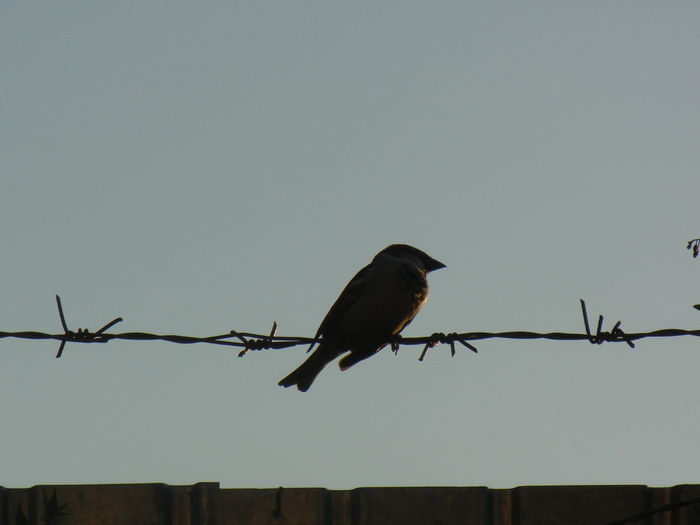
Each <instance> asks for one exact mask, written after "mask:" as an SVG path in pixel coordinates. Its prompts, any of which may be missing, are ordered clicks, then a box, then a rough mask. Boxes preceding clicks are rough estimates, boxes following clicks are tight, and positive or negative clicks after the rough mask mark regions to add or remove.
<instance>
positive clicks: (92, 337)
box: [56, 295, 124, 359]
mask: <svg viewBox="0 0 700 525" xmlns="http://www.w3.org/2000/svg"><path fill="white" fill-rule="evenodd" d="M56 306H57V307H58V316H59V318H60V319H61V327H62V328H63V337H62V338H61V339H60V341H61V344H60V345H59V347H58V352H56V359H58V358H59V357H61V356H62V355H63V349H64V348H65V347H66V343H67V342H68V341H71V342H74V343H106V342H107V341H109V339H106V338H102V337H100V336H102V334H103V332H104V331H105V330H109V329H110V328H112V327H113V326H114V325H115V324H117V323H120V322H122V321H123V320H124V319H122V318H121V317H117V318H116V319H112V320H111V321H110V322H109V323H107V324H106V325H104V326H103V327H102V328H100V329H99V330H98V331H97V332H95V333H92V332H90V330H88V329H87V328H78V331H77V332H74V331H72V330H69V329H68V325H67V323H66V316H65V315H64V313H63V305H62V304H61V298H60V297H59V296H58V295H56Z"/></svg>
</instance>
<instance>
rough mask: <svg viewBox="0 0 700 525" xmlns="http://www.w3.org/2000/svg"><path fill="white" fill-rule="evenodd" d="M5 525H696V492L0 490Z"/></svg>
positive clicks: (215, 487) (630, 488) (157, 486)
mask: <svg viewBox="0 0 700 525" xmlns="http://www.w3.org/2000/svg"><path fill="white" fill-rule="evenodd" d="M0 523H2V524H3V525H5V524H7V525H40V524H41V525H68V524H70V525H125V524H132V523H133V524H153V525H156V524H158V525H234V524H235V525H268V524H269V525H282V524H284V525H394V524H396V525H426V524H435V525H437V524H439V525H465V524H467V525H627V524H635V523H636V524H644V525H697V524H698V523H700V485H678V486H675V487H658V488H656V487H655V488H652V487H646V486H644V485H578V486H577V485H570V486H525V487H516V488H512V489H491V488H487V487H367V488H357V489H353V490H327V489H323V488H294V487H279V488H276V489H273V488H271V489H222V488H220V487H219V484H218V483H197V484H195V485H189V486H188V485H185V486H176V485H165V484H162V483H148V484H124V485H121V484H116V485H44V486H41V485H39V486H35V487H32V488H26V489H19V488H2V487H0Z"/></svg>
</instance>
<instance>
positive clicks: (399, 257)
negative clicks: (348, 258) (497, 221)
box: [279, 244, 445, 392]
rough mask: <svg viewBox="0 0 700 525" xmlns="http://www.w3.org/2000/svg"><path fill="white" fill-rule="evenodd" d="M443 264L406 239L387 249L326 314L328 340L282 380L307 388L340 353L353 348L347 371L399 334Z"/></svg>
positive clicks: (343, 364) (321, 331)
mask: <svg viewBox="0 0 700 525" xmlns="http://www.w3.org/2000/svg"><path fill="white" fill-rule="evenodd" d="M444 267H445V265H444V264H442V263H441V262H439V261H436V260H435V259H433V258H432V257H430V256H429V255H428V254H426V253H425V252H422V251H421V250H418V249H417V248H414V247H412V246H408V245H407V244H392V245H391V246H389V247H387V248H384V249H383V250H382V251H381V252H379V253H378V254H377V255H375V256H374V259H372V262H371V263H370V264H368V265H367V266H365V267H364V268H363V269H362V270H360V271H359V272H358V273H357V275H355V277H353V278H352V280H351V281H350V283H348V285H347V286H346V287H345V289H344V290H343V291H342V293H341V294H340V297H338V299H337V300H336V301H335V303H334V304H333V306H332V307H331V309H330V311H329V312H328V313H327V314H326V317H325V318H324V319H323V321H322V322H321V326H319V328H318V331H317V332H316V338H318V337H319V336H321V337H322V339H323V341H322V342H321V343H320V344H319V346H318V348H317V349H316V351H315V352H314V353H313V354H311V356H309V358H308V359H307V360H306V361H304V363H302V364H301V366H300V367H299V368H297V369H296V370H295V371H294V372H292V373H291V374H289V375H288V376H287V377H285V378H284V379H282V380H281V381H280V382H279V384H280V385H281V386H284V387H288V386H292V385H296V386H297V388H298V389H299V390H301V391H302V392H306V391H307V390H308V389H309V387H310V386H311V383H313V382H314V379H316V376H317V375H318V374H319V373H320V372H321V370H323V367H325V366H326V365H327V364H328V363H330V362H331V361H333V360H334V359H336V358H337V357H338V356H340V355H341V354H344V353H345V352H350V353H349V354H348V355H346V356H345V357H343V359H341V360H340V363H339V365H340V369H341V370H346V369H347V368H350V367H351V366H352V365H354V364H355V363H358V362H359V361H362V360H363V359H367V358H368V357H370V356H372V355H374V354H375V353H377V352H378V351H379V350H381V349H382V348H383V347H384V346H386V344H387V343H386V342H381V341H382V340H383V339H385V338H387V339H388V338H390V337H392V336H395V335H397V334H398V333H400V332H401V330H403V329H404V328H405V327H406V326H407V325H408V324H409V323H410V322H411V321H412V320H413V318H414V317H415V316H416V314H417V313H418V312H419V311H420V309H421V308H422V307H423V305H424V304H425V301H426V300H427V299H428V280H427V278H426V275H427V274H428V272H432V271H433V270H439V269H440V268H444ZM309 350H311V348H310V349H309Z"/></svg>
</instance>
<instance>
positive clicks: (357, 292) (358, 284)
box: [316, 264, 372, 338]
mask: <svg viewBox="0 0 700 525" xmlns="http://www.w3.org/2000/svg"><path fill="white" fill-rule="evenodd" d="M371 266H372V265H371V264H368V265H367V266H365V267H364V268H362V270H360V271H359V272H357V274H355V277H353V278H352V279H351V280H350V282H349V283H348V284H347V286H346V287H345V288H344V289H343V291H342V292H340V296H338V298H337V299H336V301H335V303H333V306H331V309H330V310H328V313H327V314H326V317H324V318H323V321H321V325H320V326H319V327H318V331H317V332H316V338H318V337H319V336H320V335H321V334H324V335H329V332H330V335H331V336H332V333H333V329H334V327H335V326H337V324H338V322H339V321H340V319H342V317H343V315H345V313H346V312H347V311H348V309H349V308H350V307H351V306H352V305H353V304H354V303H355V301H357V300H358V299H359V298H360V297H361V296H362V294H363V293H364V290H365V287H366V285H367V277H368V274H369V273H370V267H371Z"/></svg>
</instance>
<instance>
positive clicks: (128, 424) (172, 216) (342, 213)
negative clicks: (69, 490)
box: [0, 0, 700, 488]
mask: <svg viewBox="0 0 700 525" xmlns="http://www.w3.org/2000/svg"><path fill="white" fill-rule="evenodd" d="M699 25H700V4H698V3H697V2H691V1H687V2H681V1H679V2H670V3H664V4H660V3H658V2H650V1H648V2H647V1H637V0H635V1H618V2H585V3H584V2H560V1H556V2H554V1H551V2H541V1H536V2H521V3H517V2H437V3H426V2H412V1H406V2H380V3H378V2H352V3H338V2H245V3H243V2H200V3H196V4H195V3H192V2H182V1H169V2H147V3H144V2H92V1H91V2H87V1H84V2H76V1H67V2H59V3H46V2H43V3H30V2H19V1H14V0H11V1H5V2H3V3H2V5H1V6H0V61H1V62H0V67H1V68H2V82H1V83H0V118H1V125H0V170H1V173H2V190H3V191H2V192H1V193H0V214H1V215H0V218H1V220H0V232H1V238H2V243H3V247H4V249H3V256H2V265H3V271H2V275H1V277H0V287H1V288H0V289H1V290H2V299H1V300H0V329H2V330H30V329H32V330H46V331H59V327H60V325H59V321H58V317H57V314H56V310H55V305H54V299H53V296H54V294H56V293H58V294H60V295H61V296H62V298H63V302H64V306H65V308H66V315H67V317H68V322H69V324H70V325H71V327H73V328H74V329H77V328H78V327H82V328H90V329H93V330H95V329H97V328H99V327H100V326H101V325H102V324H104V323H105V322H107V321H109V320H111V319H112V318H114V317H116V316H119V315H121V316H124V318H125V322H124V323H122V324H120V325H117V326H116V327H115V328H114V330H115V331H139V330H145V331H153V332H158V333H181V334H191V335H211V334H215V333H223V332H226V331H227V330H230V329H237V330H245V331H256V332H257V331H259V332H266V331H268V330H269V328H270V326H271V325H272V322H273V321H277V323H278V324H279V334H280V335H309V336H310V335H312V334H313V333H314V332H315V331H316V328H317V326H318V323H319V322H320V320H321V319H322V318H323V316H324V314H325V313H326V311H327V309H328V308H329V307H330V305H331V304H332V303H333V301H334V300H335V298H336V297H337V294H338V293H339V292H340V290H341V289H342V288H343V286H345V284H346V282H347V281H348V280H349V278H350V277H351V276H352V275H353V274H354V273H355V272H356V271H357V270H358V269H359V268H360V267H362V266H363V265H364V264H366V263H367V262H368V261H369V260H370V259H371V258H372V256H373V255H374V254H375V253H376V252H377V251H379V250H380V249H382V248H383V247H385V246H386V245H388V244H391V243H394V242H406V243H410V244H413V245H415V246H417V247H419V248H421V249H423V250H425V251H427V252H428V253H430V254H431V255H433V256H434V257H436V258H437V259H439V260H441V261H443V262H444V263H445V264H447V268H446V269H445V270H441V271H439V272H436V273H434V274H431V279H430V282H431V296H430V300H429V301H428V305H427V306H426V308H425V309H424V310H423V312H421V314H420V315H419V316H418V318H417V319H416V320H415V321H414V322H413V324H412V325H411V326H410V327H409V328H408V329H407V331H406V332H405V335H425V334H428V333H432V332H435V331H445V332H451V331H481V330H517V329H525V330H542V331H550V330H552V331H555V330H556V331H560V330H561V331H580V330H582V323H581V320H580V311H579V304H578V300H579V298H584V299H586V300H587V302H588V307H589V311H590V313H591V316H597V314H598V313H603V314H605V315H606V319H607V322H606V327H607V328H609V327H610V326H611V325H612V323H613V322H614V321H617V320H618V319H621V320H622V321H623V325H622V327H623V328H624V329H626V330H628V331H646V330H652V329H657V328H666V327H679V328H696V327H698V325H699V323H700V313H698V312H697V311H695V310H693V309H692V307H691V306H692V305H693V304H696V303H698V302H700V287H698V282H699V281H700V262H698V261H697V260H693V259H692V258H691V257H690V254H689V252H687V251H686V250H685V243H686V242H687V240H688V239H690V238H692V237H697V236H700V221H698V214H699V210H700V207H699V206H698V190H699V189H700V177H698V166H700V148H699V147H698V145H699V144H700V63H699V59H700V54H699V52H698V50H699V49H700V31H698V27H699ZM699 344H700V341H698V340H693V339H690V338H687V339H669V340H647V341H642V342H640V343H639V344H638V346H637V349H636V350H634V351H630V350H629V349H628V348H627V346H626V345H624V344H617V345H604V346H602V347H593V346H591V345H589V344H588V343H585V342H572V343H559V342H546V341H532V342H524V341H497V340H494V341H485V342H481V343H478V345H477V346H478V348H479V350H480V353H479V354H478V355H474V354H472V353H471V352H469V351H467V350H460V351H459V352H458V353H457V355H456V356H455V357H454V358H450V356H449V349H448V348H447V347H443V348H440V349H438V350H435V351H433V352H432V353H431V354H429V356H428V358H427V359H426V361H424V362H423V363H419V362H418V361H417V357H418V354H419V353H420V348H418V347H405V348H404V349H402V350H401V351H400V352H399V354H398V356H397V357H394V356H393V355H392V354H391V353H390V352H389V351H384V352H382V353H380V354H379V355H377V356H375V357H373V358H372V359H370V360H367V361H365V362H362V363H361V364H359V365H357V366H356V367H354V368H353V369H351V370H349V371H347V372H344V373H340V372H339V371H338V369H337V367H335V366H332V367H328V368H327V369H326V370H325V371H324V372H323V374H322V375H321V376H320V377H319V379H318V381H317V382H316V384H314V386H313V387H312V389H311V390H310V391H309V392H308V393H306V394H301V393H299V392H297V391H294V390H285V389H283V388H280V387H278V386H277V381H278V380H279V379H280V378H282V377H284V376H285V375H286V374H287V373H289V372H290V371H291V370H292V369H293V368H295V367H296V366H297V365H298V364H299V363H300V362H301V361H302V360H303V359H304V357H305V355H304V350H303V349H302V348H297V349H293V350H286V351H280V352H267V353H265V352H259V353H254V354H249V355H248V356H246V357H245V358H243V359H238V358H237V357H235V356H236V352H232V351H227V350H225V349H221V348H218V347H208V346H179V345H172V344H159V343H128V342H112V343H109V344H107V345H75V344H74V345H69V346H68V347H67V349H66V351H65V353H64V357H63V358H61V359H60V360H56V359H54V357H53V356H54V354H55V351H56V348H57V346H58V344H55V343H53V342H27V341H18V340H0V413H1V414H2V417H3V425H2V427H3V429H2V432H1V433H0V472H1V473H2V477H1V478H0V485H4V486H27V485H33V484H39V483H103V482H105V483H116V482H150V481H162V482H166V483H177V484H181V483H193V482H197V481H220V482H221V484H222V485H223V486H226V487H276V486H279V485H284V486H324V487H328V488H351V487H355V486H368V485H489V486H492V487H510V486H514V485H519V484H555V483H567V484H568V483H646V484H650V485H672V484H677V483H697V482H698V481H699V480H698V472H700V403H698V399H700V383H699V382H698V369H699V367H700V350H699V346H698V345H699Z"/></svg>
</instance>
